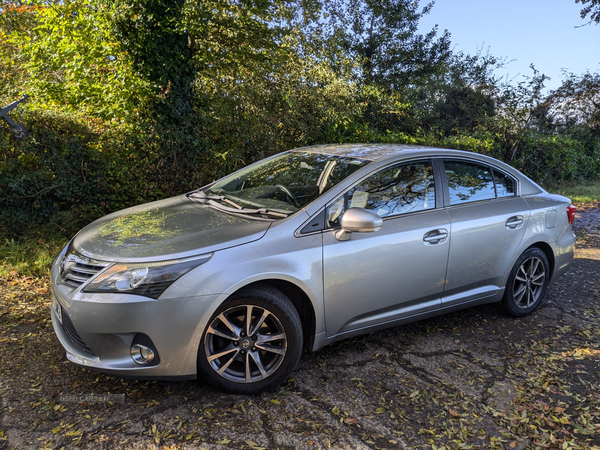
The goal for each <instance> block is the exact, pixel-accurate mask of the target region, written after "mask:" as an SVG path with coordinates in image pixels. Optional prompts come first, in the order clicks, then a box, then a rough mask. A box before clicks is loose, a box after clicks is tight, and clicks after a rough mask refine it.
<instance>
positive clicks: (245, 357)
mask: <svg viewBox="0 0 600 450" xmlns="http://www.w3.org/2000/svg"><path fill="white" fill-rule="evenodd" d="M302 339H303V336H302V325H301V322H300V317H299V316H298V312H297V311H296V309H295V308H294V306H293V305H292V303H291V302H290V300H289V299H288V298H287V297H286V296H285V295H284V294H283V293H282V292H281V291H279V290H277V289H275V288H273V287H272V286H269V285H257V286H253V287H250V288H247V289H244V290H242V291H240V292H238V293H237V294H234V296H233V297H232V298H231V299H229V300H228V301H226V302H225V303H224V304H223V305H222V306H221V307H220V308H219V309H218V310H217V311H216V312H215V314H214V315H213V317H212V318H211V320H210V323H209V325H208V327H207V328H206V330H205V331H204V336H203V338H202V342H201V344H200V349H199V351H198V370H199V372H200V374H201V375H202V376H203V378H204V379H205V380H206V381H207V382H209V383H210V384H212V385H213V386H215V387H217V388H219V389H223V390H226V391H228V392H232V393H238V394H254V393H258V392H261V391H264V390H267V389H271V388H273V387H275V386H277V385H278V384H280V383H282V382H283V381H285V379H286V378H287V377H288V376H289V375H290V373H291V372H292V371H293V370H294V368H295V367H296V364H297V363H298V360H299V359H300V354H301V353H302Z"/></svg>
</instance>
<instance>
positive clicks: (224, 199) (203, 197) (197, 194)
mask: <svg viewBox="0 0 600 450" xmlns="http://www.w3.org/2000/svg"><path fill="white" fill-rule="evenodd" d="M188 198H193V199H197V200H207V201H209V200H220V201H222V202H226V203H229V204H230V205H233V206H235V207H236V208H237V209H239V210H241V209H244V207H243V206H242V205H239V204H237V203H236V202H234V201H233V200H230V199H229V198H227V197H226V196H224V195H207V194H205V193H204V192H194V193H193V194H189V195H188Z"/></svg>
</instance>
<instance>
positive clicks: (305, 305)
mask: <svg viewBox="0 0 600 450" xmlns="http://www.w3.org/2000/svg"><path fill="white" fill-rule="evenodd" d="M261 284H268V285H269V286H272V287H274V288H275V289H278V290H280V291H281V292H283V294H285V296H286V297H287V298H289V299H290V301H291V302H292V304H293V305H294V308H296V311H297V312H298V315H299V316H300V322H301V323H302V333H303V335H304V342H303V343H302V345H303V347H304V348H305V349H307V350H309V351H310V350H312V348H313V344H314V342H315V333H316V316H315V310H314V307H313V304H312V302H311V301H310V298H309V297H308V295H307V294H306V292H304V290H303V289H302V288H300V287H299V286H298V285H296V284H294V283H292V282H290V281H287V280H281V279H276V278H270V279H265V280H257V281H254V282H252V283H249V284H246V285H244V286H242V287H240V288H239V289H238V290H236V291H235V292H233V293H231V294H230V295H229V297H231V296H233V295H235V294H236V293H237V292H239V291H241V290H243V289H247V288H248V287H252V286H256V285H261Z"/></svg>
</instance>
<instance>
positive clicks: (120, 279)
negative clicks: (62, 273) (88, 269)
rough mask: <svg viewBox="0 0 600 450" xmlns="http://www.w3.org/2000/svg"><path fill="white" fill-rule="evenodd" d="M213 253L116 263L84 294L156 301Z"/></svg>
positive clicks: (92, 282)
mask: <svg viewBox="0 0 600 450" xmlns="http://www.w3.org/2000/svg"><path fill="white" fill-rule="evenodd" d="M211 257H212V253H211V254H208V255H202V256H200V257H196V258H188V259H179V260H171V261H161V262H157V263H147V264H144V263H141V264H129V263H117V264H115V265H114V266H111V267H109V268H108V269H107V270H106V271H104V272H102V273H101V274H100V275H98V277H97V278H95V279H94V280H93V281H91V282H90V284H88V285H87V286H86V287H85V288H84V289H83V291H84V292H105V293H109V292H110V293H114V292H121V293H125V294H138V295H143V296H145V297H150V298H154V299H156V298H158V297H160V295H161V294H162V293H163V292H164V291H165V290H166V289H167V288H168V287H169V286H171V285H172V284H173V283H174V282H175V280H177V279H178V278H179V277H181V276H182V275H184V274H186V273H187V272H189V271H190V270H192V269H193V268H194V267H198V266H199V265H200V264H204V263H205V262H207V261H208V260H209V259H210V258H211Z"/></svg>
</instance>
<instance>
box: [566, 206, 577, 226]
mask: <svg viewBox="0 0 600 450" xmlns="http://www.w3.org/2000/svg"><path fill="white" fill-rule="evenodd" d="M567 218H568V219H569V225H573V221H574V220H575V207H574V206H573V205H571V206H569V207H568V208H567Z"/></svg>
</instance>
